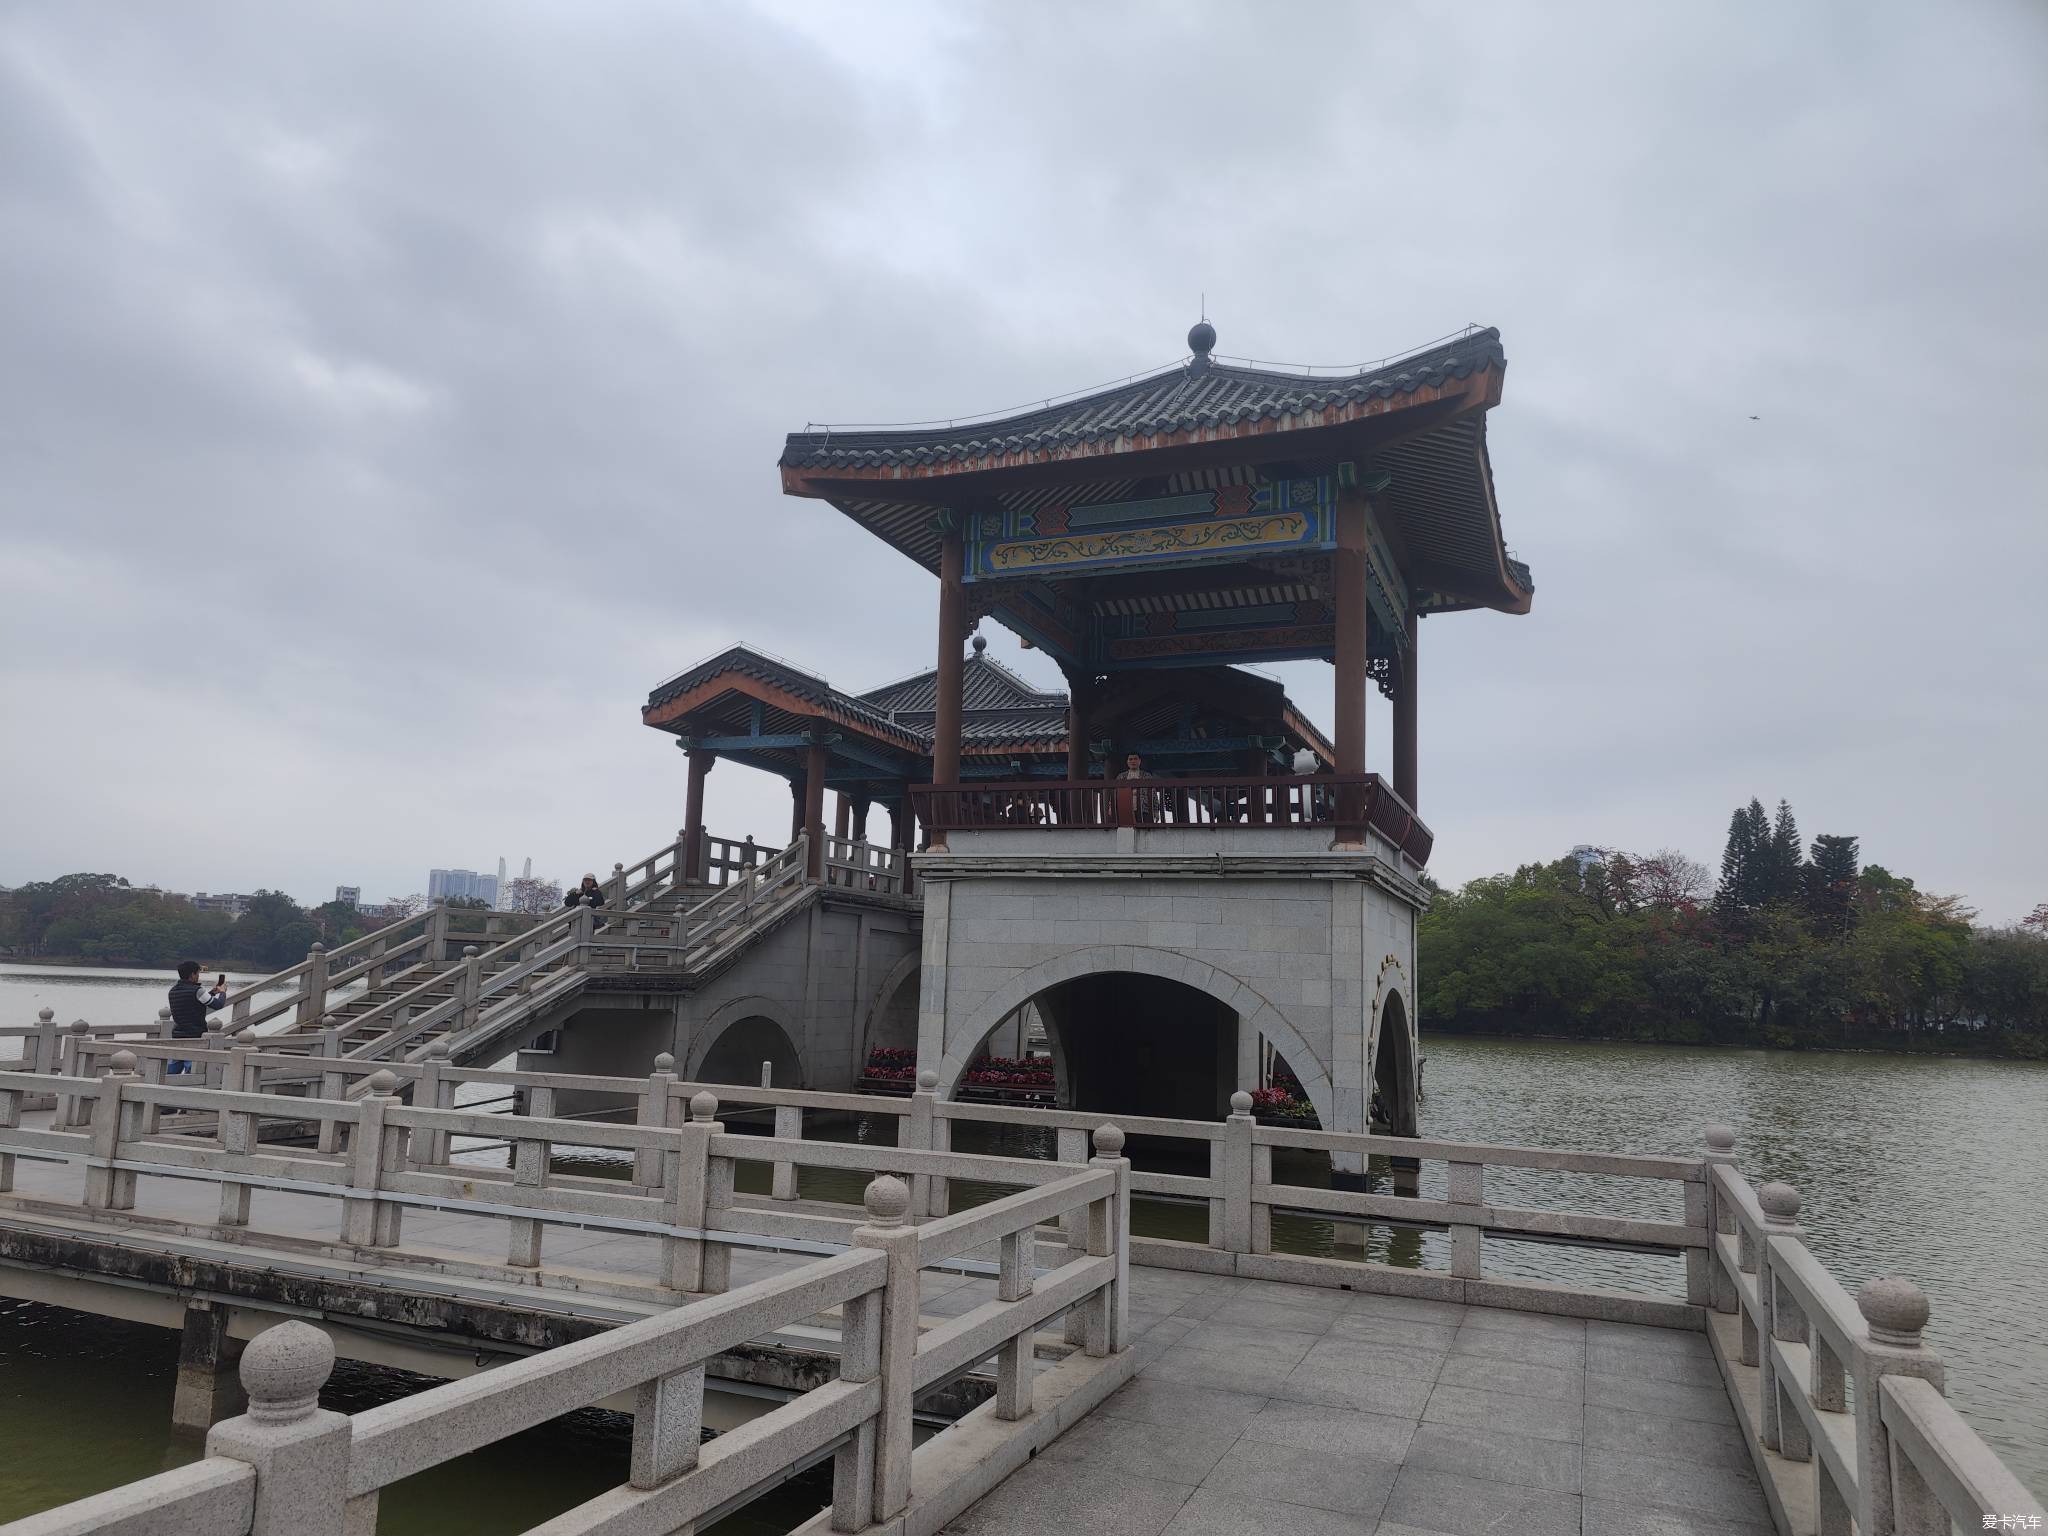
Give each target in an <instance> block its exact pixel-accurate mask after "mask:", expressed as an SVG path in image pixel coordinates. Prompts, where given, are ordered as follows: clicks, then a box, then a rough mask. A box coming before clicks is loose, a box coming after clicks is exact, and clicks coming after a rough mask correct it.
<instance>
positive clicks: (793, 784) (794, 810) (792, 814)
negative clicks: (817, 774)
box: [789, 775, 804, 843]
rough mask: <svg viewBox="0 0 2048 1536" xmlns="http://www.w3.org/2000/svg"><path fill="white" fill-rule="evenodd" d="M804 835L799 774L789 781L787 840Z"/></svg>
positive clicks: (793, 840)
mask: <svg viewBox="0 0 2048 1536" xmlns="http://www.w3.org/2000/svg"><path fill="white" fill-rule="evenodd" d="M803 835H804V781H803V778H802V776H801V775H799V776H798V777H796V778H794V779H791V780H790V781H789V840H790V841H791V842H792V843H793V842H795V841H796V840H797V839H798V838H800V837H802V836H803Z"/></svg>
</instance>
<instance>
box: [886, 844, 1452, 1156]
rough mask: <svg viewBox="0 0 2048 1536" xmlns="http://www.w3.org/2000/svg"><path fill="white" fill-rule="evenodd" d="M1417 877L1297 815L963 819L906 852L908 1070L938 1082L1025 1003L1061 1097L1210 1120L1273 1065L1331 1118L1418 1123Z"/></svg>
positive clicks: (1108, 1108) (951, 1085)
mask: <svg viewBox="0 0 2048 1536" xmlns="http://www.w3.org/2000/svg"><path fill="white" fill-rule="evenodd" d="M1097 844H1100V845H1101V846H1100V847H1097V846H1095V845H1097ZM1414 873H1415V871H1414V870H1412V869H1408V868H1404V867H1403V865H1402V862H1401V860H1400V856H1399V854H1398V851H1397V850H1395V849H1393V848H1391V847H1390V846H1388V845H1385V844H1382V843H1380V842H1378V841H1377V840H1374V841H1372V842H1370V843H1368V845H1367V846H1366V847H1365V848H1364V849H1352V850H1332V849H1331V848H1330V846H1329V838H1328V836H1327V834H1323V833H1319V832H1317V831H1315V830H1313V829H1306V828H1305V829H1302V830H1301V831H1300V832H1299V833H1294V832H1291V831H1287V830H1280V829H1262V830H1260V831H1258V832H1256V833H1252V834H1248V835H1246V836H1244V837H1242V838H1233V837H1232V836H1231V835H1230V834H1229V833H1228V832H1227V831H1225V832H1223V833H1221V834H1220V835H1219V833H1218V832H1216V831H1214V830H1205V832H1204V833H1203V834H1202V835H1201V841H1200V846H1199V847H1197V846H1196V844H1195V842H1194V838H1193V836H1192V835H1189V834H1182V833H1179V832H1177V831H1175V830H1171V829H1165V828H1160V829H1131V828H1125V829H1122V830H1121V831H1115V830H1111V831H1103V832H1092V831H1076V832H1071V833H1053V834H1048V833H1046V832H1044V831H1040V830H1036V829H1034V830H1031V831H1018V832H1007V831H987V832H974V833H968V832H960V833H955V834H954V835H953V837H952V839H951V846H950V847H949V849H948V850H946V851H945V852H943V853H934V854H931V855H928V856H926V857H924V858H921V859H920V860H919V875H920V879H921V881H922V882H923V890H924V898H925V923H924V949H923V967H922V970H923V974H922V980H921V983H920V1002H919V1012H918V1062H919V1066H920V1067H921V1068H929V1069H931V1070H933V1071H936V1072H937V1073H938V1075H939V1091H940V1092H941V1094H943V1095H946V1096H951V1095H952V1094H953V1092H954V1090H955V1089H956V1088H957V1087H958V1085H959V1083H960V1080H961V1077H962V1075H963V1074H964V1073H965V1071H966V1069H967V1067H968V1065H969V1064H970V1063H971V1062H972V1061H973V1059H974V1058H975V1057H976V1056H977V1055H978V1054H980V1053H981V1052H982V1051H983V1050H984V1049H985V1045H984V1042H986V1041H987V1040H988V1038H989V1036H990V1034H991V1032H992V1031H994V1030H995V1029H996V1028H997V1027H998V1025H1000V1024H1001V1023H1002V1022H1003V1021H1004V1020H1005V1019H1008V1018H1010V1017H1011V1016H1012V1015H1014V1014H1015V1013H1016V1011H1017V1010H1018V1009H1020V1008H1022V1007H1023V1006H1025V1005H1026V1004H1035V1005H1036V1006H1037V1007H1038V1009H1039V1011H1040V1013H1041V1014H1042V1016H1043V1017H1044V1019H1045V1021H1046V1027H1047V1034H1048V1036H1049V1038H1050V1040H1051V1042H1052V1047H1053V1052H1054V1056H1055V1066H1056V1069H1057V1075H1058V1081H1059V1087H1060V1097H1061V1103H1062V1105H1063V1107H1070V1108H1075V1109H1083V1110H1089V1111H1094V1110H1102V1111H1104V1112H1108V1113H1119V1114H1125V1115H1161V1116H1172V1117H1185V1118H1200V1119H1217V1118H1220V1117H1222V1116H1223V1115H1225V1114H1227V1113H1228V1109H1229V1098H1230V1095H1231V1093H1232V1092H1233V1091H1235V1090H1237V1089H1239V1088H1257V1087H1262V1086H1265V1085H1267V1084H1268V1083H1269V1082H1270V1081H1271V1080H1272V1078H1273V1076H1274V1074H1275V1070H1276V1067H1277V1065H1278V1064H1279V1063H1280V1062H1284V1063H1285V1065H1286V1067H1288V1068H1290V1069H1292V1071H1293V1073H1294V1074H1295V1076H1296V1077H1298V1078H1299V1079H1300V1082H1301V1085H1302V1088H1303V1089H1304V1091H1305V1092H1306V1094H1307V1097H1308V1099H1309V1101H1310V1102H1311V1103H1312V1105H1313V1106H1314V1108H1315V1112H1316V1115H1317V1118H1318V1119H1319V1120H1320V1121H1321V1123H1322V1126H1323V1128H1324V1129H1325V1130H1333V1131H1346V1132H1362V1131H1366V1130H1368V1129H1371V1128H1372V1123H1373V1121H1374V1120H1375V1118H1377V1121H1378V1123H1379V1124H1380V1125H1382V1126H1383V1127H1384V1128H1386V1129H1388V1130H1391V1131H1393V1132H1394V1133H1396V1134H1402V1135H1413V1134H1415V1133H1416V1130H1417V1124H1416V1119H1417V1101H1418V1090H1417V1075H1416V1041H1415V1008H1414V1004H1413V992H1412V985H1413V983H1412V978H1413V977H1414V975H1415V919H1416V915H1417V913H1418V912H1419V911H1420V910H1421V908H1422V907H1423V905H1424V904H1425V902H1426V900H1427V896H1426V893H1425V892H1424V891H1423V889H1422V887H1421V886H1420V885H1419V884H1418V883H1417V882H1416V881H1415V879H1414V878H1413V876H1414ZM1375 1105H1377V1111H1375ZM1339 1167H1340V1170H1342V1171H1347V1172H1357V1171H1361V1170H1359V1169H1356V1168H1349V1167H1346V1166H1345V1164H1344V1163H1342V1162H1340V1164H1339Z"/></svg>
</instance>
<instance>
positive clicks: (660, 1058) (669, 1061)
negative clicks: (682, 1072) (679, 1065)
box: [654, 1051, 676, 1072]
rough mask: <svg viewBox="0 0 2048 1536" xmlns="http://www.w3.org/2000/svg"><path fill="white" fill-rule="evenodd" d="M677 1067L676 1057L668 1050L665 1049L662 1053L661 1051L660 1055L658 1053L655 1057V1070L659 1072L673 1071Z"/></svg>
mask: <svg viewBox="0 0 2048 1536" xmlns="http://www.w3.org/2000/svg"><path fill="white" fill-rule="evenodd" d="M675 1069H676V1059H675V1057H674V1056H672V1055H670V1054H669V1053H668V1052H667V1051H663V1052H661V1053H660V1054H659V1055H657V1056H656V1057H655V1058H654V1070H655V1071H657V1072H673V1071H675Z"/></svg>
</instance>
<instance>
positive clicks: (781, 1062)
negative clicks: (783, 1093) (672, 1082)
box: [692, 1013, 804, 1088]
mask: <svg viewBox="0 0 2048 1536" xmlns="http://www.w3.org/2000/svg"><path fill="white" fill-rule="evenodd" d="M763 1062H766V1063H768V1067H769V1070H770V1073H771V1076H772V1081H773V1082H774V1084H775V1086H777V1087H778V1088H801V1087H802V1086H803V1082H804V1075H803V1061H802V1058H801V1057H799V1056H798V1054H797V1049H796V1044H795V1042H793V1041H792V1040H791V1039H790V1038H789V1036H788V1034H787V1033H785V1032H784V1030H783V1028H782V1026H781V1025H780V1024H778V1023H776V1022H775V1020H773V1019H771V1018H769V1017H768V1016H767V1015H765V1014H759V1013H753V1014H748V1015H746V1016H745V1017H743V1018H737V1019H734V1020H733V1021H732V1022H731V1023H730V1024H728V1025H726V1026H725V1028H724V1029H722V1030H721V1031H720V1032H719V1034H718V1036H717V1038H716V1039H714V1040H713V1041H712V1042H711V1045H710V1047H709V1049H707V1050H706V1051H705V1052H704V1058H703V1060H702V1062H701V1063H700V1064H699V1065H698V1067H697V1070H696V1072H695V1073H694V1074H692V1075H693V1076H694V1077H695V1078H696V1079H697V1080H698V1081H699V1082H706V1083H747V1084H749V1085H754V1084H758V1083H759V1082H760V1081H761V1064H762V1063H763Z"/></svg>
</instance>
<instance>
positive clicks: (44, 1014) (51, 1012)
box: [36, 1008, 57, 1024]
mask: <svg viewBox="0 0 2048 1536" xmlns="http://www.w3.org/2000/svg"><path fill="white" fill-rule="evenodd" d="M56 1017H57V1010H56V1009H54V1008H38V1009H37V1010H36V1018H37V1020H38V1021H39V1022H41V1023H44V1024H47V1023H49V1022H50V1020H52V1019H54V1018H56Z"/></svg>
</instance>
